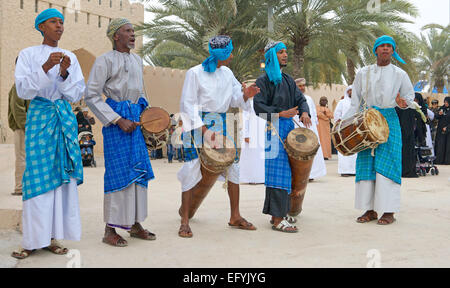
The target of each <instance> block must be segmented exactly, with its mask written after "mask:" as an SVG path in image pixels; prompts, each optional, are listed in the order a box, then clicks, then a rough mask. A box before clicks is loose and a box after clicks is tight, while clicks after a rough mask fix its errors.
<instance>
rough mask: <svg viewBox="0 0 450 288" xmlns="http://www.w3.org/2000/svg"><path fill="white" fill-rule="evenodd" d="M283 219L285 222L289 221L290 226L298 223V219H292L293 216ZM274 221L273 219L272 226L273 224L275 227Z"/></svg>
mask: <svg viewBox="0 0 450 288" xmlns="http://www.w3.org/2000/svg"><path fill="white" fill-rule="evenodd" d="M283 219H284V220H286V221H288V222H289V223H290V224H295V223H297V218H294V217H292V216H286V217H283ZM273 223H274V222H273V220H272V219H271V220H270V224H272V225H273Z"/></svg>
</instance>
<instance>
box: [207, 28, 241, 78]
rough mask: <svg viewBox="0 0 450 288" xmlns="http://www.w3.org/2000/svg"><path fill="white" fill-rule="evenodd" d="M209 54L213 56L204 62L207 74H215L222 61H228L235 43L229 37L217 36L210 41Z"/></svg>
mask: <svg viewBox="0 0 450 288" xmlns="http://www.w3.org/2000/svg"><path fill="white" fill-rule="evenodd" d="M208 46H209V54H210V55H211V56H210V57H209V58H207V59H206V60H205V61H204V62H203V64H202V65H203V67H204V70H205V71H206V72H210V73H212V72H215V71H216V69H217V64H218V63H219V60H220V61H224V60H227V59H228V58H229V57H230V55H231V52H232V51H233V41H232V40H231V38H230V37H228V36H216V37H213V38H211V39H210V40H209V44H208Z"/></svg>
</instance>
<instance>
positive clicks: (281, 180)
mask: <svg viewBox="0 0 450 288" xmlns="http://www.w3.org/2000/svg"><path fill="white" fill-rule="evenodd" d="M272 120H273V122H272V125H273V126H274V127H275V128H274V129H276V130H277V131H278V134H279V135H280V137H281V139H283V141H285V140H286V138H287V136H288V134H289V132H291V131H292V130H293V129H294V128H295V127H294V122H292V119H290V118H279V119H278V120H277V119H272ZM265 152H266V153H265V154H266V162H265V163H266V180H265V185H266V187H270V188H276V189H281V190H286V191H287V192H288V194H291V189H292V172H291V165H290V164H289V158H288V154H287V152H286V150H285V149H284V146H283V144H282V143H281V141H280V139H279V138H278V136H277V135H276V134H275V131H272V130H271V129H270V127H269V129H267V133H266V150H265Z"/></svg>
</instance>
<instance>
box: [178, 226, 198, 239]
mask: <svg viewBox="0 0 450 288" xmlns="http://www.w3.org/2000/svg"><path fill="white" fill-rule="evenodd" d="M178 236H180V237H181V238H192V237H194V234H192V231H191V228H190V227H189V225H188V224H181V226H180V230H178Z"/></svg>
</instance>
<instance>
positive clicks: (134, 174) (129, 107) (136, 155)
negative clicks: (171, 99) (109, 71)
mask: <svg viewBox="0 0 450 288" xmlns="http://www.w3.org/2000/svg"><path fill="white" fill-rule="evenodd" d="M106 103H107V104H108V105H109V106H111V108H112V109H113V110H114V111H115V112H116V113H117V114H119V115H120V116H121V117H122V118H124V119H128V120H131V121H134V122H139V118H140V115H141V113H142V112H143V111H144V110H145V108H146V107H147V106H148V103H147V101H146V100H145V99H144V98H140V99H139V101H138V103H137V104H132V103H131V102H130V101H123V102H116V101H114V100H112V99H111V98H108V99H107V100H106ZM103 145H104V156H105V176H104V179H105V181H104V182H105V183H104V184H105V194H109V193H114V192H118V191H121V190H123V189H125V188H126V187H128V186H130V185H131V184H133V183H136V184H139V185H141V186H143V187H146V188H147V186H148V181H149V180H152V179H154V178H155V176H154V174H153V170H152V166H151V163H150V157H149V155H148V150H147V146H146V144H145V140H144V136H143V135H142V131H141V129H140V128H137V129H136V130H134V132H133V133H125V132H123V131H122V130H121V129H120V127H119V126H118V125H110V126H108V127H104V128H103Z"/></svg>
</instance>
